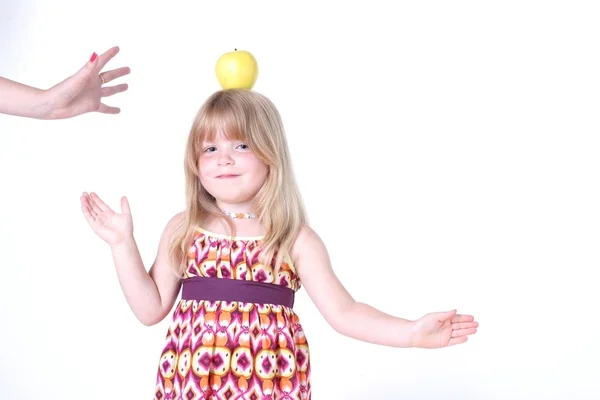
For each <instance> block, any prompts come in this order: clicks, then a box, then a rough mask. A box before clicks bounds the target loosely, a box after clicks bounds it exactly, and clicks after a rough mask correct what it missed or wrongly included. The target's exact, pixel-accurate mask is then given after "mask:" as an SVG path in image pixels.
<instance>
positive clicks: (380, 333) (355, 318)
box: [334, 302, 414, 347]
mask: <svg viewBox="0 0 600 400" xmlns="http://www.w3.org/2000/svg"><path fill="white" fill-rule="evenodd" d="M413 326H414V321H410V320H407V319H403V318H398V317H394V316H392V315H389V314H386V313H384V312H382V311H379V310H378V309H376V308H374V307H371V306H370V305H368V304H364V303H360V302H355V303H352V305H351V306H350V307H348V309H347V310H346V311H345V312H344V313H343V314H342V315H341V316H340V319H339V322H338V323H337V326H336V327H334V328H335V329H336V330H337V331H338V332H339V333H341V334H342V335H345V336H348V337H351V338H354V339H358V340H361V341H364V342H369V343H374V344H381V345H385V346H391V347H412V338H411V336H412V330H413Z"/></svg>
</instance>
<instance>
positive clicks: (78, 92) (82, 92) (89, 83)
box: [41, 46, 131, 119]
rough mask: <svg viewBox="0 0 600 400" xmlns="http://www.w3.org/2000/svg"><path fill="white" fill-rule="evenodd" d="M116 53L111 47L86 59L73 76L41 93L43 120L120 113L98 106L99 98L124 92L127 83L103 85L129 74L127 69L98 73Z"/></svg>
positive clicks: (115, 49)
mask: <svg viewBox="0 0 600 400" xmlns="http://www.w3.org/2000/svg"><path fill="white" fill-rule="evenodd" d="M118 52H119V47H116V46H115V47H113V48H111V49H109V50H107V51H106V52H105V53H103V54H101V55H100V56H95V55H94V57H93V59H90V61H88V62H87V63H86V64H85V65H84V66H83V67H82V68H81V69H80V70H79V71H78V72H77V73H75V74H74V75H72V76H70V77H68V78H67V79H65V80H64V81H62V82H60V83H58V84H56V85H54V86H53V87H51V88H50V89H48V90H46V91H45V93H44V97H45V101H44V104H43V105H42V106H41V107H42V108H45V112H44V114H45V118H44V119H64V118H71V117H75V116H77V115H80V114H84V113H88V112H94V111H95V112H100V113H105V114H118V113H119V112H120V111H121V110H120V109H119V108H116V107H109V106H107V105H106V104H104V103H102V97H108V96H112V95H113V94H116V93H120V92H124V91H125V90H127V89H128V86H127V84H120V85H115V86H105V87H103V85H104V84H107V83H109V82H110V81H112V80H115V79H117V78H120V77H122V76H124V75H127V74H129V73H130V72H131V70H130V69H129V68H128V67H122V68H118V69H114V70H111V71H105V72H101V71H102V69H103V68H104V66H105V65H106V63H108V62H109V61H110V60H111V59H112V58H113V57H114V56H116V55H117V53H118Z"/></svg>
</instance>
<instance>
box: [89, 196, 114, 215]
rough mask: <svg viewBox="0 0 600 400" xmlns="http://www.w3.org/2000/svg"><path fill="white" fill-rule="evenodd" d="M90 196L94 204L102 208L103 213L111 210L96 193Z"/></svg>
mask: <svg viewBox="0 0 600 400" xmlns="http://www.w3.org/2000/svg"><path fill="white" fill-rule="evenodd" d="M90 196H91V198H92V200H93V201H94V203H95V204H96V205H97V206H98V207H99V208H100V210H102V211H106V210H110V207H109V206H107V205H106V203H104V202H103V201H102V199H101V198H100V197H99V196H98V195H97V194H96V193H94V192H92V193H90Z"/></svg>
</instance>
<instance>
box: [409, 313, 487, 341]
mask: <svg viewBox="0 0 600 400" xmlns="http://www.w3.org/2000/svg"><path fill="white" fill-rule="evenodd" d="M478 326H479V323H478V322H476V321H475V320H474V318H473V316H472V315H463V314H457V313H456V310H452V311H447V312H433V313H429V314H425V315H424V316H422V317H421V318H419V319H418V320H416V321H415V325H414V328H413V332H412V345H413V347H421V348H427V349H437V348H440V347H447V346H453V345H455V344H461V343H464V342H466V341H467V339H468V335H473V334H475V333H476V332H477V327H478Z"/></svg>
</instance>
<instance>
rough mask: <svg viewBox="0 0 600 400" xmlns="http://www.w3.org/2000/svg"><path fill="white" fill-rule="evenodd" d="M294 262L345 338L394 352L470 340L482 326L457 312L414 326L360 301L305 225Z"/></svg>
mask: <svg viewBox="0 0 600 400" xmlns="http://www.w3.org/2000/svg"><path fill="white" fill-rule="evenodd" d="M291 256H292V261H293V262H294V266H295V267H296V270H297V272H298V275H299V276H300V280H301V281H302V283H303V286H304V288H305V289H306V292H307V293H308V295H309V296H310V298H311V299H312V301H313V302H314V303H315V305H316V307H317V309H318V310H319V311H320V312H321V314H322V315H323V317H324V318H325V319H326V320H327V322H328V323H329V325H331V327H332V328H333V329H335V330H336V331H337V332H339V333H341V334H342V335H345V336H348V337H352V338H354V339H358V340H361V341H364V342H369V343H375V344H381V345H385V346H392V347H423V348H437V347H444V346H449V345H454V344H459V343H464V342H465V341H466V340H467V335H471V334H474V333H475V332H476V328H477V326H478V323H477V322H474V320H473V317H472V316H470V315H458V314H456V310H452V311H448V312H436V313H429V314H426V315H425V316H423V317H421V318H419V319H418V320H415V321H412V320H407V319H404V318H399V317H395V316H393V315H389V314H386V313H384V312H382V311H380V310H378V309H376V308H374V307H371V306H370V305H368V304H365V303H360V302H357V301H356V300H354V299H353V298H352V296H351V295H350V293H348V291H347V290H346V289H345V288H344V286H343V285H342V283H341V282H340V281H339V279H338V278H337V276H336V275H335V273H334V271H333V268H332V266H331V261H330V259H329V254H328V252H327V248H326V247H325V244H324V243H323V241H322V240H321V238H320V237H319V236H318V235H317V233H316V232H315V231H313V230H312V229H311V228H310V227H308V226H304V227H303V228H302V229H301V230H300V232H299V234H298V237H297V239H296V242H295V243H294V246H293V248H292V254H291Z"/></svg>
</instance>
